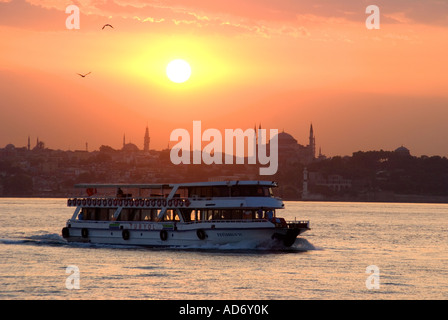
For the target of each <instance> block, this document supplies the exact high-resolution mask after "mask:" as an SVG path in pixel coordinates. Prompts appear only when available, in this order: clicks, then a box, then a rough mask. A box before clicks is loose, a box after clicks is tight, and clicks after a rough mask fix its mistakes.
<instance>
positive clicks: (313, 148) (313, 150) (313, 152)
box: [309, 124, 316, 160]
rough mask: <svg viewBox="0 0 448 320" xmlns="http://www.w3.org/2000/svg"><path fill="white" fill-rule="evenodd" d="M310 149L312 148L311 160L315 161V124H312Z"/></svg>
mask: <svg viewBox="0 0 448 320" xmlns="http://www.w3.org/2000/svg"><path fill="white" fill-rule="evenodd" d="M309 147H310V148H311V160H314V159H315V158H316V137H315V136H314V132H313V124H311V127H310V142H309Z"/></svg>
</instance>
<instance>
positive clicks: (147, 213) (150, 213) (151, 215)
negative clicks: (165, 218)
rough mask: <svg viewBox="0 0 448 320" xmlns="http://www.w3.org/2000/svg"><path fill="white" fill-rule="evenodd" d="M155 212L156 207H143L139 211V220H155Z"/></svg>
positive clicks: (156, 211) (156, 212)
mask: <svg viewBox="0 0 448 320" xmlns="http://www.w3.org/2000/svg"><path fill="white" fill-rule="evenodd" d="M157 214H158V210H157V209H143V210H142V211H141V213H140V221H155V220H156V218H157Z"/></svg>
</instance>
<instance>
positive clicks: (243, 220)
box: [184, 219, 268, 224]
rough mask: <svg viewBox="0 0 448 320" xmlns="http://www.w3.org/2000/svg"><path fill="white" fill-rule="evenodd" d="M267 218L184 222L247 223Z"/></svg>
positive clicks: (189, 222) (187, 222)
mask: <svg viewBox="0 0 448 320" xmlns="http://www.w3.org/2000/svg"><path fill="white" fill-rule="evenodd" d="M266 221H268V220H267V219H222V220H221V219H215V220H192V221H186V222H184V223H185V224H198V223H212V224H214V223H249V222H266Z"/></svg>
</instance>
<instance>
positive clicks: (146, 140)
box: [143, 126, 150, 152]
mask: <svg viewBox="0 0 448 320" xmlns="http://www.w3.org/2000/svg"><path fill="white" fill-rule="evenodd" d="M149 141H150V138H149V129H148V126H146V131H145V138H144V139H143V151H145V152H148V151H149Z"/></svg>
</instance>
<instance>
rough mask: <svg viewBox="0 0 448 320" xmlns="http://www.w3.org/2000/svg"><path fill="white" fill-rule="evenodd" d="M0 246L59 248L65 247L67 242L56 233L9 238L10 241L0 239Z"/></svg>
mask: <svg viewBox="0 0 448 320" xmlns="http://www.w3.org/2000/svg"><path fill="white" fill-rule="evenodd" d="M0 243H1V244H11V245H20V244H29V245H48V246H60V245H67V241H65V240H64V238H62V237H61V236H60V235H59V234H57V233H47V234H38V235H32V236H29V237H24V238H11V239H0Z"/></svg>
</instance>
